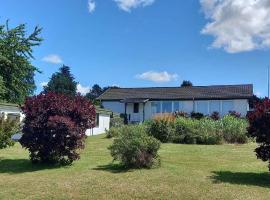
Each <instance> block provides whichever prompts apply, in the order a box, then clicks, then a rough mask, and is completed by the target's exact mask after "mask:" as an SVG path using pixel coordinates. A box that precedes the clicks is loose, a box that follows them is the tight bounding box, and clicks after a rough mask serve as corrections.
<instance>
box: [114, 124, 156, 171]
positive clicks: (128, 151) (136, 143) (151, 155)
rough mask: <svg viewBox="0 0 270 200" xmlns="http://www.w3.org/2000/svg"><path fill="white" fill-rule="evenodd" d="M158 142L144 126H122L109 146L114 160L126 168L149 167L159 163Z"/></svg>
mask: <svg viewBox="0 0 270 200" xmlns="http://www.w3.org/2000/svg"><path fill="white" fill-rule="evenodd" d="M159 148H160V142H159V141H158V140H157V139H155V138H154V137H152V136H149V135H148V134H147V133H146V131H145V128H144V126H140V125H137V126H124V127H122V128H120V129H119V135H118V136H117V137H116V138H115V139H114V141H113V144H112V145H111V146H110V147H109V150H110V151H111V155H112V157H113V159H114V160H118V161H120V163H121V164H122V165H123V166H125V167H127V168H151V167H152V166H154V165H157V164H159V156H158V150H159Z"/></svg>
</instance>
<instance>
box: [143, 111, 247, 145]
mask: <svg viewBox="0 0 270 200" xmlns="http://www.w3.org/2000/svg"><path fill="white" fill-rule="evenodd" d="M166 119H170V118H166V117H164V118H161V116H160V117H159V119H154V120H150V121H147V122H145V126H146V130H147V133H148V134H149V135H151V136H153V137H155V138H157V139H158V140H160V141H161V142H174V143H183V144H221V143H223V142H227V143H246V142H248V137H247V134H246V133H247V131H246V129H247V126H248V123H247V121H246V120H245V119H241V118H236V117H233V116H231V115H227V116H225V117H224V118H222V119H219V120H213V119H211V118H201V119H200V120H198V119H195V118H185V117H177V118H176V119H174V120H166Z"/></svg>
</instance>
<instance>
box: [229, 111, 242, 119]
mask: <svg viewBox="0 0 270 200" xmlns="http://www.w3.org/2000/svg"><path fill="white" fill-rule="evenodd" d="M229 115H231V116H233V117H236V118H240V117H241V113H238V112H236V111H229Z"/></svg>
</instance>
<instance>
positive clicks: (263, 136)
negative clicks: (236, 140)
mask: <svg viewBox="0 0 270 200" xmlns="http://www.w3.org/2000/svg"><path fill="white" fill-rule="evenodd" d="M248 120H249V124H250V126H249V128H248V133H249V135H250V136H251V137H254V138H255V139H256V142H257V143H259V145H260V146H259V147H258V148H256V149H255V152H256V154H257V157H258V158H259V159H261V160H263V161H264V162H269V165H268V167H269V170H270V100H269V99H268V98H266V99H264V100H263V101H262V102H259V103H257V104H256V105H255V109H254V111H252V112H250V113H249V114H248Z"/></svg>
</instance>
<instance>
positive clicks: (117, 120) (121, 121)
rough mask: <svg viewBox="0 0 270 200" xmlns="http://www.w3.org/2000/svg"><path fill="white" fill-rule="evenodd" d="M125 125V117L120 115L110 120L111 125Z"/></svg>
mask: <svg viewBox="0 0 270 200" xmlns="http://www.w3.org/2000/svg"><path fill="white" fill-rule="evenodd" d="M123 125H124V119H123V118H121V117H120V116H119V117H112V118H111V120H110V127H121V126H123Z"/></svg>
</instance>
